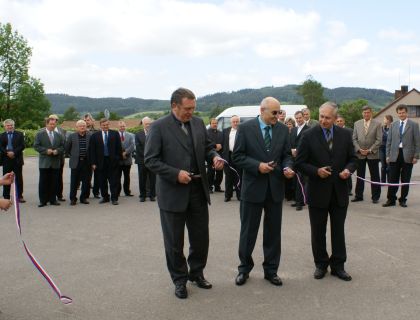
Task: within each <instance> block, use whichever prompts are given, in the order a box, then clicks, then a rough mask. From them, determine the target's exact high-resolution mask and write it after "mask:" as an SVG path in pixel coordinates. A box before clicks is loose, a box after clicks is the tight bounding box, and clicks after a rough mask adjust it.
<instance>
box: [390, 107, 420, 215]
mask: <svg viewBox="0 0 420 320" xmlns="http://www.w3.org/2000/svg"><path fill="white" fill-rule="evenodd" d="M397 114H398V118H400V120H397V121H394V122H393V123H392V125H391V127H390V129H389V132H388V139H387V142H386V161H387V162H388V163H389V180H390V181H389V182H390V183H398V182H399V181H400V178H401V183H407V182H410V179H411V172H412V171H413V165H414V164H416V163H417V161H418V159H419V156H420V133H419V125H418V123H416V122H414V121H412V120H410V119H408V118H407V106H406V105H403V104H400V105H398V106H397ZM408 190H409V186H408V185H405V186H402V187H401V195H400V198H399V199H398V200H399V203H400V206H401V207H403V208H405V207H407V195H408ZM397 191H398V187H388V194H387V198H388V200H387V202H386V203H384V204H383V207H390V206H395V203H396V200H397Z"/></svg>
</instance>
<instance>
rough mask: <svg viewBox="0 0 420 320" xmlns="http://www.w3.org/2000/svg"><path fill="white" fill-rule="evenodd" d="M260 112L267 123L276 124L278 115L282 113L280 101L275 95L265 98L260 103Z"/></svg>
mask: <svg viewBox="0 0 420 320" xmlns="http://www.w3.org/2000/svg"><path fill="white" fill-rule="evenodd" d="M260 113H261V119H262V121H264V123H265V124H267V125H274V124H276V123H277V121H278V120H277V115H278V114H279V113H280V101H278V100H277V99H276V98H273V97H267V98H264V99H263V100H262V101H261V104H260Z"/></svg>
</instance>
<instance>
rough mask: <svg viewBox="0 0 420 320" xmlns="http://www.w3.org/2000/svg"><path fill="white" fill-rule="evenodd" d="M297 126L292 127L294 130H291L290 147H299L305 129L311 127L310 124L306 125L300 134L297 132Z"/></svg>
mask: <svg viewBox="0 0 420 320" xmlns="http://www.w3.org/2000/svg"><path fill="white" fill-rule="evenodd" d="M297 129H298V128H297V127H294V128H292V131H291V132H290V147H291V148H292V149H297V146H298V145H299V141H300V138H301V137H302V136H303V133H304V132H305V130H308V129H310V127H309V126H308V125H306V124H305V125H304V126H303V128H302V130H300V133H299V135H298V134H297V132H298V131H297Z"/></svg>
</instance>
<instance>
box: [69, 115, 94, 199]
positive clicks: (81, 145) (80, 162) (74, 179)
mask: <svg viewBox="0 0 420 320" xmlns="http://www.w3.org/2000/svg"><path fill="white" fill-rule="evenodd" d="M91 135H92V132H90V131H87V128H86V122H85V121H84V120H79V121H77V122H76V132H74V133H72V134H70V136H69V137H68V138H67V140H66V143H65V153H66V156H68V157H69V158H70V161H69V167H70V169H71V174H70V205H72V206H74V205H76V203H77V197H76V195H77V188H78V186H79V185H80V184H81V186H82V189H81V192H80V203H83V204H88V203H89V201H87V198H89V188H90V180H89V178H90V170H91V168H90V164H89V159H88V154H89V150H88V149H89V139H90V136H91Z"/></svg>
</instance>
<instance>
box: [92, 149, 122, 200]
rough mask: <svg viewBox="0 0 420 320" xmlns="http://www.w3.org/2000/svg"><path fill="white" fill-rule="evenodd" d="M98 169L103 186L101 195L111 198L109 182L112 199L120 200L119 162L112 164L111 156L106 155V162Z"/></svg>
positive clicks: (101, 186) (100, 183) (100, 182)
mask: <svg viewBox="0 0 420 320" xmlns="http://www.w3.org/2000/svg"><path fill="white" fill-rule="evenodd" d="M95 171H98V172H97V174H98V177H99V185H100V188H101V196H102V198H104V199H109V193H108V184H109V189H110V191H111V200H112V201H117V200H118V177H117V175H118V164H116V165H112V163H111V161H110V159H109V157H104V164H103V167H102V168H101V169H98V168H96V170H95Z"/></svg>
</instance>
